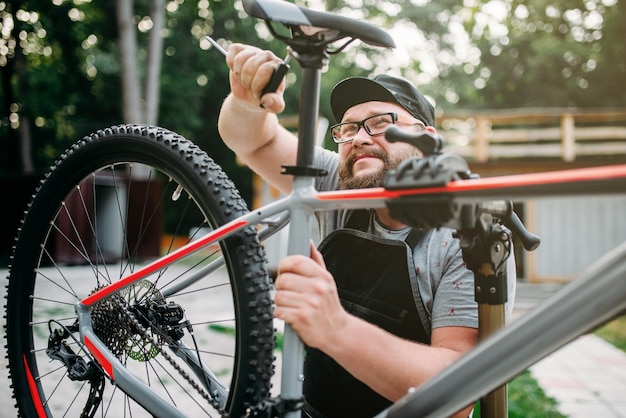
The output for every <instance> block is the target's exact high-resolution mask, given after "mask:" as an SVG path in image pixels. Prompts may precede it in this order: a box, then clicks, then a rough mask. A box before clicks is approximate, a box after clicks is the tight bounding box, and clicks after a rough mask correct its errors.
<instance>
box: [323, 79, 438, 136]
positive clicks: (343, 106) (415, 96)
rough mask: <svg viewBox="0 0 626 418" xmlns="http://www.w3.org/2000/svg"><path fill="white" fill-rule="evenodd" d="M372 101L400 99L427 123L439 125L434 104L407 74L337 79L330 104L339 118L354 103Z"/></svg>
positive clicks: (396, 101)
mask: <svg viewBox="0 0 626 418" xmlns="http://www.w3.org/2000/svg"><path fill="white" fill-rule="evenodd" d="M372 101H379V102H392V103H398V104H399V105H400V106H402V107H403V108H405V109H406V110H407V111H408V112H409V113H410V114H411V115H413V116H414V117H416V118H417V119H419V120H421V121H422V122H424V123H425V124H426V126H434V125H435V109H434V108H433V105H432V104H430V102H429V101H428V100H427V99H426V97H424V95H423V94H422V93H420V92H419V90H417V89H416V88H415V86H414V85H413V84H411V83H410V82H409V81H407V80H405V79H404V78H400V77H392V76H390V75H386V74H380V75H377V76H376V77H374V78H366V77H350V78H346V79H345V80H343V81H340V82H339V83H337V85H336V86H335V87H334V88H333V91H332V92H331V93H330V107H331V109H332V111H333V116H335V119H336V120H337V122H341V119H342V118H343V114H344V113H346V110H348V109H349V108H351V107H352V106H355V105H358V104H361V103H365V102H372Z"/></svg>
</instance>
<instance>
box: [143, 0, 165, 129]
mask: <svg viewBox="0 0 626 418" xmlns="http://www.w3.org/2000/svg"><path fill="white" fill-rule="evenodd" d="M150 17H151V19H152V30H151V31H150V38H149V44H148V62H147V68H146V123H147V124H149V125H156V124H157V122H158V119H159V89H160V79H161V61H162V57H163V34H162V31H161V29H162V28H163V21H164V18H165V0H152V3H151V6H150Z"/></svg>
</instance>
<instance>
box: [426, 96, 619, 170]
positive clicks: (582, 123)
mask: <svg viewBox="0 0 626 418" xmlns="http://www.w3.org/2000/svg"><path fill="white" fill-rule="evenodd" d="M437 122H438V130H439V133H440V134H441V135H442V136H443V137H444V139H445V141H446V146H445V150H446V151H448V152H451V153H454V154H458V155H461V156H463V157H465V158H467V159H468V160H470V161H475V162H479V163H481V162H487V161H494V160H501V159H518V160H519V159H532V158H552V159H554V158H558V159H560V160H562V161H565V162H571V161H575V160H577V159H580V158H587V157H608V156H611V157H614V156H623V157H625V158H626V109H609V110H602V109H557V108H546V109H528V108H524V109H513V110H485V111H474V112H471V113H470V112H459V113H446V114H442V115H439V116H437Z"/></svg>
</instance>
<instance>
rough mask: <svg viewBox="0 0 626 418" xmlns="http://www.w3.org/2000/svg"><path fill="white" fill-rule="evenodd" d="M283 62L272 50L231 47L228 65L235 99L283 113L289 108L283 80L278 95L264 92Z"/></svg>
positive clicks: (233, 45)
mask: <svg viewBox="0 0 626 418" xmlns="http://www.w3.org/2000/svg"><path fill="white" fill-rule="evenodd" d="M281 62H282V60H281V59H280V58H278V57H277V56H276V55H274V54H273V53H272V52H271V51H265V50H262V49H259V48H256V47H254V46H250V45H243V44H237V43H234V44H231V45H230V46H229V48H228V55H227V56H226V63H227V64H228V67H229V68H230V89H231V92H232V94H233V96H234V97H235V98H236V99H238V100H239V101H240V103H241V102H243V103H245V104H247V105H250V107H253V108H255V109H261V108H263V109H265V110H266V111H268V112H271V113H276V114H278V113H281V112H282V111H283V110H284V109H285V100H284V99H283V92H284V91H285V80H284V79H283V80H282V81H281V83H280V85H279V86H278V89H277V90H276V92H275V93H266V94H264V95H263V96H261V92H262V91H263V89H264V88H265V86H267V85H268V84H269V82H270V79H271V78H272V74H274V71H275V70H276V68H277V67H278V66H279V65H280V63H281Z"/></svg>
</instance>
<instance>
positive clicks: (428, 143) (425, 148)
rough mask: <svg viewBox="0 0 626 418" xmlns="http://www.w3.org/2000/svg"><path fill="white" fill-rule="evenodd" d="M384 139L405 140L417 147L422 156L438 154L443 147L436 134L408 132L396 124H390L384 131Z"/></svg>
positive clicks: (391, 140)
mask: <svg viewBox="0 0 626 418" xmlns="http://www.w3.org/2000/svg"><path fill="white" fill-rule="evenodd" d="M385 139H386V140H387V141H389V142H406V143H408V144H411V145H413V146H415V147H417V148H418V149H419V150H420V151H422V153H423V154H424V156H428V155H433V154H439V153H441V149H442V148H443V140H442V139H441V137H440V136H439V135H437V134H434V133H432V132H429V131H422V132H409V131H407V130H405V129H401V128H399V127H398V126H396V125H391V126H390V127H389V128H387V130H386V131H385Z"/></svg>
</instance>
